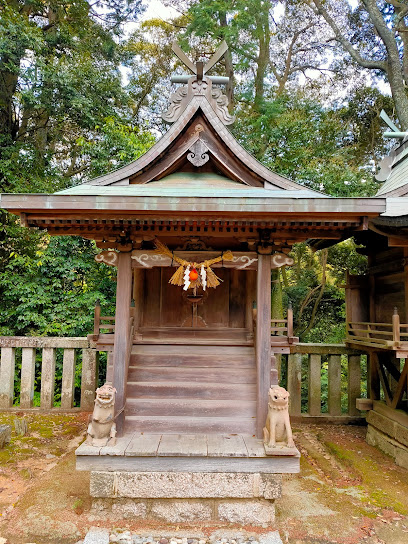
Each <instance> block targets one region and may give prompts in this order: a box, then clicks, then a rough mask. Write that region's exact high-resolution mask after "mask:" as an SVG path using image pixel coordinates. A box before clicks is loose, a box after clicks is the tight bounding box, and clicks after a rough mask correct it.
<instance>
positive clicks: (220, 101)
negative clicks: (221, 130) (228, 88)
mask: <svg viewBox="0 0 408 544" xmlns="http://www.w3.org/2000/svg"><path fill="white" fill-rule="evenodd" d="M227 50H228V47H227V44H226V43H225V42H223V43H222V44H221V45H220V47H219V48H218V50H217V51H216V53H215V54H214V55H213V56H212V57H211V59H210V60H209V61H208V62H207V63H206V64H204V63H203V62H197V63H196V64H194V63H193V62H192V61H191V60H190V59H189V58H188V57H187V55H186V54H185V53H184V51H182V50H181V49H180V47H179V46H178V45H177V44H176V43H173V51H174V52H175V54H176V55H177V56H178V57H179V59H180V60H181V61H182V62H183V63H184V64H185V66H186V67H187V68H188V69H189V70H190V71H191V72H193V74H194V75H193V76H188V75H183V76H173V78H172V82H173V83H187V85H184V86H183V87H179V88H178V89H177V91H176V92H175V93H173V94H172V95H171V96H170V105H169V108H168V110H167V111H166V112H165V113H163V115H162V118H163V120H164V121H166V122H167V123H174V122H175V121H177V119H179V117H180V115H181V114H182V112H184V111H185V109H186V108H187V106H188V104H189V103H190V102H191V100H192V99H193V97H194V96H204V97H205V98H206V99H207V100H208V102H209V104H210V106H211V108H212V109H213V110H214V111H215V113H216V114H217V116H218V117H219V119H220V120H221V121H222V123H223V124H224V125H230V124H231V123H233V122H234V116H233V115H231V114H230V113H229V111H228V98H227V97H226V96H225V95H224V94H223V92H222V91H221V89H220V88H219V87H213V83H215V84H221V85H223V84H226V83H228V82H229V78H227V77H220V76H214V77H213V76H207V75H205V74H206V72H208V71H209V70H210V69H211V68H212V67H213V66H214V65H215V64H216V63H217V62H218V61H219V60H220V59H221V57H222V56H223V55H224V54H225V53H226V51H227Z"/></svg>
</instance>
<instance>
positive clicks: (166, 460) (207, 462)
mask: <svg viewBox="0 0 408 544" xmlns="http://www.w3.org/2000/svg"><path fill="white" fill-rule="evenodd" d="M75 454H76V459H77V469H78V470H109V471H116V470H119V471H121V470H122V471H123V470H125V471H132V472H133V471H135V472H143V471H156V472H157V471H159V472H160V471H171V472H179V471H180V472H183V471H192V472H266V473H268V472H269V473H295V472H299V457H300V454H299V452H296V454H295V455H292V456H289V455H287V454H286V455H285V454H284V453H282V455H281V456H280V455H279V454H278V455H277V456H274V457H271V456H267V455H266V454H265V449H264V447H263V442H262V440H261V439H258V438H255V437H253V436H247V435H238V434H208V435H206V434H158V433H157V434H149V433H139V432H133V433H127V434H125V436H123V437H121V438H118V440H117V443H116V445H115V446H113V447H112V446H105V447H96V446H89V445H88V444H85V443H83V444H82V445H81V446H79V448H78V449H77V450H76V452H75Z"/></svg>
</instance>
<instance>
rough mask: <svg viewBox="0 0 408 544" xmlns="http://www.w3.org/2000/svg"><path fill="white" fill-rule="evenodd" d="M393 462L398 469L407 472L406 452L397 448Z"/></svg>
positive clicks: (407, 460)
mask: <svg viewBox="0 0 408 544" xmlns="http://www.w3.org/2000/svg"><path fill="white" fill-rule="evenodd" d="M395 462H396V463H397V465H399V466H400V467H403V468H406V469H407V470H408V450H402V449H400V448H397V451H396V452H395Z"/></svg>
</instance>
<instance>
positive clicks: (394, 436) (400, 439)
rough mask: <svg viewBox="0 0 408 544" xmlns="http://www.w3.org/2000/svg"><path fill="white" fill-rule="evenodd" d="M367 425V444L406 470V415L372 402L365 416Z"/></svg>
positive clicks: (407, 420) (407, 418)
mask: <svg viewBox="0 0 408 544" xmlns="http://www.w3.org/2000/svg"><path fill="white" fill-rule="evenodd" d="M367 423H368V428H367V436H366V441H367V443H368V444H370V445H371V446H376V447H377V448H378V449H380V450H381V451H383V452H384V453H386V454H388V455H390V456H391V457H393V458H394V460H395V462H396V464H397V465H399V466H401V467H404V468H406V469H408V414H407V413H405V412H403V411H402V410H392V409H391V408H389V407H388V406H386V405H385V403H382V402H378V401H374V406H373V410H370V412H368V414H367Z"/></svg>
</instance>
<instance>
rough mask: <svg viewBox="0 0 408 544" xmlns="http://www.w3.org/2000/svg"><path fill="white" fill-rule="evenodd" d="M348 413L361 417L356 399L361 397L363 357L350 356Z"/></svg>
mask: <svg viewBox="0 0 408 544" xmlns="http://www.w3.org/2000/svg"><path fill="white" fill-rule="evenodd" d="M347 391H348V413H349V415H350V416H359V415H360V410H357V407H356V399H358V398H359V397H360V396H361V355H349V357H348V380H347Z"/></svg>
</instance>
